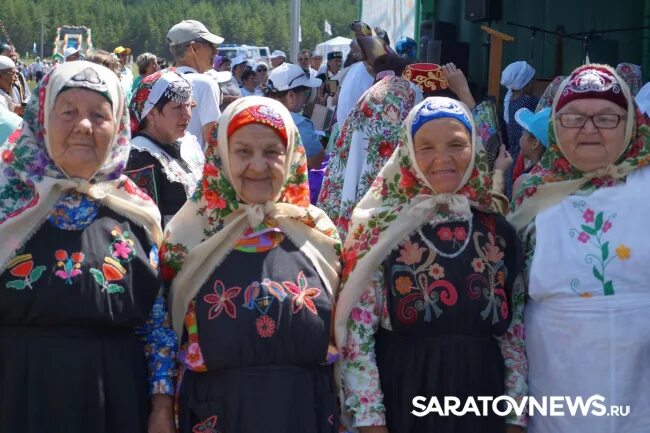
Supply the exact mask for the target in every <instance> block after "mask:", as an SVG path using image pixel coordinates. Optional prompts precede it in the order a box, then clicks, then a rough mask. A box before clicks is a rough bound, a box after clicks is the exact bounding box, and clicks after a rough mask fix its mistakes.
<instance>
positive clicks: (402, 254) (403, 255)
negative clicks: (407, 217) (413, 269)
mask: <svg viewBox="0 0 650 433" xmlns="http://www.w3.org/2000/svg"><path fill="white" fill-rule="evenodd" d="M426 250H427V249H426V248H424V247H420V245H419V244H418V243H417V242H411V241H410V239H409V240H407V241H406V242H404V245H403V246H402V248H401V249H400V251H399V258H398V259H397V261H398V262H402V263H404V264H405V265H409V266H410V265H413V264H415V263H419V262H420V260H422V253H424V252H425V251H426Z"/></svg>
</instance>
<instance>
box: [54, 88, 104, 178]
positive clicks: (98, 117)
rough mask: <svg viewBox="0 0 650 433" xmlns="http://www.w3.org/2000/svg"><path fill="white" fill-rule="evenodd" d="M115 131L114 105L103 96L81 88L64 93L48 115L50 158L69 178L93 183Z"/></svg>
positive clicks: (58, 97) (59, 96) (60, 94)
mask: <svg viewBox="0 0 650 433" xmlns="http://www.w3.org/2000/svg"><path fill="white" fill-rule="evenodd" d="M116 130H117V125H116V122H115V119H114V118H113V111H112V108H111V104H110V103H109V102H108V100H107V99H106V98H104V97H103V96H102V95H101V94H99V93H97V92H95V91H92V90H88V89H82V88H77V89H70V90H66V91H63V92H61V93H59V95H58V96H57V97H56V101H55V103H54V108H53V109H52V112H51V113H50V115H49V120H48V129H47V138H48V141H49V148H50V156H51V157H52V160H53V161H54V163H55V164H56V165H57V166H58V167H59V168H61V169H62V170H63V171H65V173H66V174H68V176H70V177H78V178H82V179H87V180H90V179H91V177H92V175H93V174H94V173H95V172H97V170H99V168H100V167H101V165H102V163H103V162H104V159H105V158H106V154H107V152H108V149H109V146H110V144H111V141H112V140H113V137H114V136H115V132H116Z"/></svg>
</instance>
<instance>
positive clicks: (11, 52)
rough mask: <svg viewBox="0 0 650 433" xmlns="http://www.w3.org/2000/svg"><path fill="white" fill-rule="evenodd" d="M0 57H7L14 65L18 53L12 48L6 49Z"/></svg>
mask: <svg viewBox="0 0 650 433" xmlns="http://www.w3.org/2000/svg"><path fill="white" fill-rule="evenodd" d="M0 55H2V56H7V57H9V58H10V59H11V60H13V62H14V63H16V61H18V53H17V52H16V50H15V48H13V47H8V48H7V49H6V50H4V51H3V52H2V53H0Z"/></svg>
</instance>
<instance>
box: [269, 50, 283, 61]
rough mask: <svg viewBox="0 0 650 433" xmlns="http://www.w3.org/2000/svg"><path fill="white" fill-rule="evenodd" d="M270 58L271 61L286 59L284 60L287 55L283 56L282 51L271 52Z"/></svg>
mask: <svg viewBox="0 0 650 433" xmlns="http://www.w3.org/2000/svg"><path fill="white" fill-rule="evenodd" d="M270 57H271V58H272V59H276V58H278V57H284V58H285V59H286V58H287V55H286V54H284V51H280V50H275V51H273V52H272V53H271V56H270Z"/></svg>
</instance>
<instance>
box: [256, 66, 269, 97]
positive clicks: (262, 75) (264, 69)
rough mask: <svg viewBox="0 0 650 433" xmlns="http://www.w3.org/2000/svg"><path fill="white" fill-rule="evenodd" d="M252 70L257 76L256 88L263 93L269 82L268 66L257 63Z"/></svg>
mask: <svg viewBox="0 0 650 433" xmlns="http://www.w3.org/2000/svg"><path fill="white" fill-rule="evenodd" d="M253 70H254V71H255V74H256V76H257V83H258V84H257V87H258V88H259V89H260V90H261V91H262V93H264V91H265V90H266V83H267V82H268V81H269V65H267V64H266V63H265V62H258V63H257V64H256V65H255V68H253Z"/></svg>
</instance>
